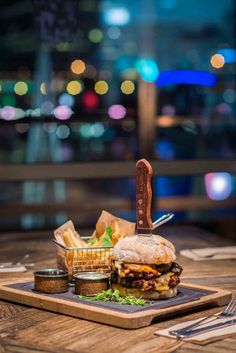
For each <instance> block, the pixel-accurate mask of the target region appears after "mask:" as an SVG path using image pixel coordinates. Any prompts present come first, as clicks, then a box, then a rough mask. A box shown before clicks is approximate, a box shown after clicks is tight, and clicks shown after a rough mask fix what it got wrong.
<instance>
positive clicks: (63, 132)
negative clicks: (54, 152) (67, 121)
mask: <svg viewBox="0 0 236 353" xmlns="http://www.w3.org/2000/svg"><path fill="white" fill-rule="evenodd" d="M56 135H57V137H59V139H62V140H64V139H66V138H67V137H69V136H70V128H69V127H68V126H66V125H60V126H58V127H57V129H56Z"/></svg>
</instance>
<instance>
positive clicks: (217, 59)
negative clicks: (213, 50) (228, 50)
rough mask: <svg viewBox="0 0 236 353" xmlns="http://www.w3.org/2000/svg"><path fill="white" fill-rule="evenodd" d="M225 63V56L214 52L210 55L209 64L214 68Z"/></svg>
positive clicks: (218, 67)
mask: <svg viewBox="0 0 236 353" xmlns="http://www.w3.org/2000/svg"><path fill="white" fill-rule="evenodd" d="M224 64H225V58H224V57H223V55H221V54H214V55H212V57H211V66H212V67H214V68H215V69H220V68H221V67H223V66H224Z"/></svg>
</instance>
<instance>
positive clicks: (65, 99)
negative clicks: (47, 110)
mask: <svg viewBox="0 0 236 353" xmlns="http://www.w3.org/2000/svg"><path fill="white" fill-rule="evenodd" d="M58 102H59V104H61V105H67V106H68V107H73V105H74V104H75V98H74V97H73V96H71V95H70V94H68V93H62V94H61V95H60V96H59V99H58Z"/></svg>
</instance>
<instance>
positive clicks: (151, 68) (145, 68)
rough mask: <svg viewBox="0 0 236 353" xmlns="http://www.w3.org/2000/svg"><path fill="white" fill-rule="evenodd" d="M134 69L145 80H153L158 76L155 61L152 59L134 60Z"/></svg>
mask: <svg viewBox="0 0 236 353" xmlns="http://www.w3.org/2000/svg"><path fill="white" fill-rule="evenodd" d="M136 69H137V70H138V72H139V74H140V76H141V78H142V79H143V80H144V81H147V82H154V81H155V80H156V79H157V78H158V76H159V69H158V66H157V63H156V61H155V60H153V59H140V60H137V62H136Z"/></svg>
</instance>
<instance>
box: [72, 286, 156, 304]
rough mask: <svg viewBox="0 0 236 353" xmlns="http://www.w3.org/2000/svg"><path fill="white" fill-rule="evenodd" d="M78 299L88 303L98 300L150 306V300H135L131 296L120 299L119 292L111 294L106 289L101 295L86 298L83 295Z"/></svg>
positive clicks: (116, 290) (111, 292) (109, 290)
mask: <svg viewBox="0 0 236 353" xmlns="http://www.w3.org/2000/svg"><path fill="white" fill-rule="evenodd" d="M78 297H79V298H80V299H81V298H83V299H86V300H88V301H93V300H99V301H103V302H115V303H119V304H125V305H141V306H144V305H147V304H151V301H150V300H146V299H143V298H142V297H141V298H138V299H137V298H135V297H134V296H133V295H128V296H126V297H122V296H121V294H120V291H119V290H118V289H115V291H114V292H113V291H112V290H111V289H108V290H107V291H103V292H101V293H98V294H96V295H95V296H94V297H86V296H84V295H78Z"/></svg>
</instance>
